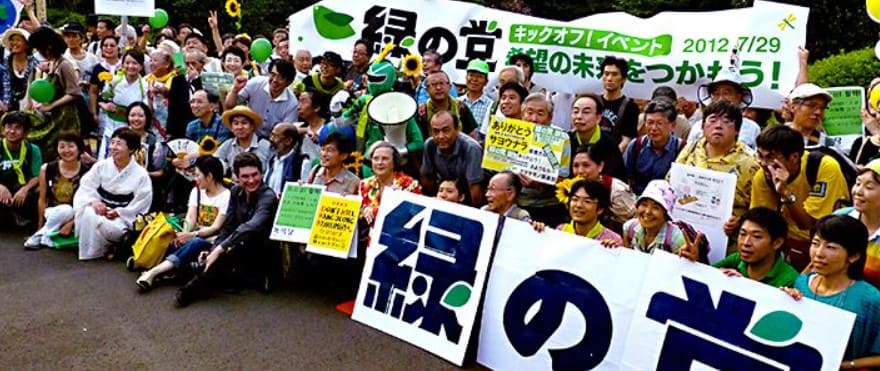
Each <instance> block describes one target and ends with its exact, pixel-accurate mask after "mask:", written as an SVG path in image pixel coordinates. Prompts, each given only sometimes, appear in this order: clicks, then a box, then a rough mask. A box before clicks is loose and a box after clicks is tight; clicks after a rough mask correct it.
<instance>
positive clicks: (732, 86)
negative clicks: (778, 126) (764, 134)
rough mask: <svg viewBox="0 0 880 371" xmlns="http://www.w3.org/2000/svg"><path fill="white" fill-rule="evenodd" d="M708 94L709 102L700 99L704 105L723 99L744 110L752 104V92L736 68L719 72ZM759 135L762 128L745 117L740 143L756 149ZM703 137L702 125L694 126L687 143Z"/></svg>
mask: <svg viewBox="0 0 880 371" xmlns="http://www.w3.org/2000/svg"><path fill="white" fill-rule="evenodd" d="M706 92H707V93H708V94H709V96H708V102H706V101H705V97H700V99H701V102H700V103H701V104H704V105H705V104H708V103H711V102H716V101H719V100H722V99H723V100H726V101H729V102H730V103H733V104H735V105H738V106H739V107H740V108H741V109H744V108H746V107H747V106H748V105H749V104H750V103H751V102H752V91H751V90H749V88H747V87H745V86H743V83H742V76H740V74H739V72H738V71H737V70H736V68H735V67H729V68H726V69H723V70H721V71H720V72H718V75H717V76H715V80H713V81H712V83H711V84H709V86H707V89H706ZM696 114H697V115H699V114H700V111H697V113H696ZM700 117H701V118H700V119H699V120H700V122H702V116H700ZM691 120H692V121H693V120H694V118H691ZM758 134H761V127H760V126H759V125H758V123H757V122H754V121H752V120H751V119H748V118H745V117H743V124H742V127H741V128H740V130H739V141H740V142H743V143H745V145H747V146H749V147H751V148H756V147H755V146H756V142H755V140H756V138H757V137H758ZM702 136H703V127H702V125H697V126H692V127H691V132H690V133H689V134H688V137H687V141H688V143H693V142H696V141H697V140H699V139H700V137H702Z"/></svg>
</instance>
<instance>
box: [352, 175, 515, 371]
mask: <svg viewBox="0 0 880 371" xmlns="http://www.w3.org/2000/svg"><path fill="white" fill-rule="evenodd" d="M498 218H499V217H498V215H497V214H491V213H487V212H482V211H480V210H477V209H474V208H471V207H467V206H464V205H458V204H453V203H450V202H446V201H442V200H438V199H433V198H428V197H424V196H420V195H415V194H412V193H409V192H405V191H394V190H390V189H389V190H385V192H384V193H383V194H382V204H381V205H380V206H379V215H378V217H377V219H376V224H375V225H374V226H373V230H372V233H371V237H370V247H369V248H368V249H367V257H366V259H367V260H366V265H365V267H364V271H363V276H362V278H361V286H360V289H359V290H358V294H357V300H356V302H355V307H354V313H353V315H352V319H354V320H356V321H358V322H363V323H365V324H367V325H369V326H372V327H375V328H377V329H379V330H381V331H384V332H386V333H388V334H390V335H393V336H396V337H398V338H401V339H403V340H405V341H407V342H410V343H412V344H415V345H416V346H419V347H421V348H423V349H425V350H428V351H429V352H431V353H434V354H436V355H438V356H440V357H442V358H444V359H446V360H448V361H450V362H452V363H455V364H456V365H459V366H461V365H462V363H463V362H464V357H465V352H466V350H467V346H468V341H469V340H470V338H471V332H472V330H473V327H474V322H475V320H476V315H477V311H478V309H479V305H480V301H481V299H482V296H483V287H484V286H485V280H486V273H487V270H488V267H489V260H490V257H491V253H492V246H493V243H494V240H495V234H496V229H497V226H498Z"/></svg>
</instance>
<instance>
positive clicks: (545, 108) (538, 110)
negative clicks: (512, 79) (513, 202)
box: [517, 93, 571, 225]
mask: <svg viewBox="0 0 880 371" xmlns="http://www.w3.org/2000/svg"><path fill="white" fill-rule="evenodd" d="M522 111H523V120H525V121H529V122H534V123H535V124H537V125H543V126H553V124H552V122H553V103H552V102H550V98H547V95H546V94H544V93H531V94H529V96H528V97H526V99H525V100H524V101H523V104H522ZM563 148H564V150H563V153H562V158H561V159H560V160H559V178H568V176H569V174H570V168H571V166H570V163H571V146H570V145H569V141H568V140H567V139H566V140H565V143H563ZM518 175H519V178H520V181H522V184H523V189H522V194H520V195H519V198H517V204H519V205H520V206H521V207H522V208H523V209H526V210H527V211H528V212H529V214H530V215H531V216H532V219H534V220H536V221H539V222H542V223H544V224H546V225H559V224H562V223H564V222H565V219H566V216H567V215H568V213H567V212H566V210H565V206H563V205H562V204H561V203H560V202H559V199H558V198H556V187H554V186H551V185H547V184H544V183H540V182H538V181H535V180H534V179H532V178H531V177H529V176H528V175H525V174H518Z"/></svg>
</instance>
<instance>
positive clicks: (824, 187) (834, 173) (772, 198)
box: [750, 152, 849, 241]
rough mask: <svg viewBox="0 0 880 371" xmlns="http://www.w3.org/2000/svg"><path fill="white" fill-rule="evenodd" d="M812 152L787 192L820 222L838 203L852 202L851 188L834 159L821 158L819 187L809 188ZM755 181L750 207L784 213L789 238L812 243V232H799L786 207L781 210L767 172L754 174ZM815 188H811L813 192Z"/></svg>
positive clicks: (762, 171)
mask: <svg viewBox="0 0 880 371" xmlns="http://www.w3.org/2000/svg"><path fill="white" fill-rule="evenodd" d="M809 155H810V153H809V152H804V155H803V156H802V157H801V171H800V173H798V175H797V177H796V178H795V179H794V180H792V181H791V182H789V183H788V189H789V190H790V191H791V192H793V193H794V195H795V197H796V198H797V201H795V202H798V203H803V206H804V210H805V211H806V212H807V214H809V215H810V216H811V217H813V218H815V219H819V218H821V217H823V216H826V215H829V214H831V212H833V211H834V210H835V209H837V207H838V203H839V201H841V200H843V201H846V200H849V188H848V186H847V185H846V179H844V177H843V173H842V172H841V171H840V165H839V164H837V161H835V160H834V158H832V157H831V156H824V157H822V162H821V163H820V164H819V171H818V173H817V174H816V184H814V185H813V187H810V185H809V183H808V182H807V176H806V172H807V170H806V168H807V157H808V156H809ZM753 179H754V181H753V182H752V203H751V206H750V207H758V206H764V207H769V208H771V209H775V210H780V209H781V211H782V216H783V217H785V220H786V221H787V222H788V238H791V239H795V240H800V241H809V240H810V230H809V228H808V229H800V228H798V227H797V224H796V223H795V222H794V221H793V220H792V219H791V215H790V214H789V211H788V208H787V207H782V205H781V204H780V202H779V196H778V195H777V194H776V190H774V189H773V186H772V185H770V184H767V180H766V178H765V177H764V169H763V168H762V169H759V170H758V172H757V173H755V177H754V178H753ZM811 188H812V189H811Z"/></svg>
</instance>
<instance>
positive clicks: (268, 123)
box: [223, 59, 299, 138]
mask: <svg viewBox="0 0 880 371" xmlns="http://www.w3.org/2000/svg"><path fill="white" fill-rule="evenodd" d="M294 76H296V69H295V68H294V67H293V64H292V63H290V62H289V61H286V60H283V59H279V60H275V61H272V64H271V65H270V67H269V76H257V77H254V78H252V79H250V80H248V78H247V77H245V76H238V77H236V78H235V84H234V85H233V86H232V91H230V92H229V94H227V95H226V101H225V102H224V104H223V105H224V106H225V107H226V109H230V108H232V107H235V106H236V105H237V104H243V103H247V105H248V107H249V108H250V109H251V110H253V111H254V112H259V115H260V116H262V117H263V120H262V122H263V125H262V126H260V127H259V128H258V130H257V135H258V136H259V137H260V138H268V137H269V132H270V131H271V130H272V127H274V126H275V125H277V124H278V123H279V122H296V121H297V106H298V105H299V102H298V101H297V100H296V96H294V95H293V93H292V92H291V91H290V89H288V88H287V87H288V86H290V83H291V82H292V81H293V78H294Z"/></svg>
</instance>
